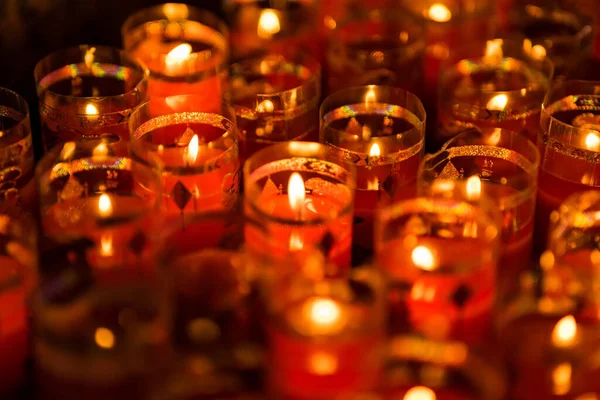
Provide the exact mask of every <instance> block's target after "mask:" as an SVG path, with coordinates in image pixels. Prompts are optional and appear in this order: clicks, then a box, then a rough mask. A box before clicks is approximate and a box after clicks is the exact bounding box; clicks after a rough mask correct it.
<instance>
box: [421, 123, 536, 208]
mask: <svg viewBox="0 0 600 400" xmlns="http://www.w3.org/2000/svg"><path fill="white" fill-rule="evenodd" d="M475 135H477V137H475ZM469 136H471V137H472V138H473V139H476V140H475V142H476V143H473V144H464V145H457V144H458V143H457V142H460V141H461V140H462V139H465V138H468V137H469ZM506 136H508V137H509V138H510V140H509V142H510V144H511V147H517V146H518V147H522V146H525V147H524V148H525V149H526V150H527V152H528V153H529V154H528V155H527V154H523V151H519V150H516V149H514V148H510V147H509V146H503V145H499V144H486V145H483V146H485V147H486V148H488V149H489V150H492V149H494V148H496V149H504V150H505V151H502V152H501V153H497V152H493V153H494V154H492V155H488V157H491V158H502V159H503V160H506V161H509V162H511V163H512V164H514V165H517V166H519V167H520V168H521V169H522V170H523V171H522V172H521V173H518V174H516V176H518V177H523V176H525V177H531V178H532V179H533V181H532V182H531V183H532V184H531V185H527V190H519V191H517V192H516V193H513V194H511V195H508V196H505V197H501V198H500V199H499V198H496V197H495V198H492V200H493V201H497V202H499V203H500V206H501V209H506V208H510V207H515V206H517V205H519V204H521V203H523V202H525V201H527V200H528V199H530V198H531V196H532V195H534V194H535V192H536V190H537V174H538V171H539V166H540V162H541V155H540V151H539V149H538V147H537V146H536V145H535V144H533V143H532V142H531V141H530V140H529V139H527V138H526V137H525V136H523V135H521V134H520V133H518V132H515V131H511V130H509V129H503V128H472V129H468V130H466V131H463V132H461V133H459V134H458V135H456V136H454V137H453V138H452V139H450V140H448V141H447V142H446V143H444V145H443V146H442V148H441V149H440V150H439V151H437V152H435V153H433V154H426V155H425V157H423V160H422V161H421V163H420V165H419V171H418V173H417V177H418V178H417V180H418V181H419V180H420V181H421V183H423V184H425V182H423V181H422V179H423V176H424V174H425V172H426V171H431V170H432V168H429V167H428V165H427V164H428V163H430V162H432V161H435V160H436V159H439V158H440V157H442V156H443V155H444V153H448V154H447V155H446V156H444V157H443V159H441V160H437V163H436V164H435V166H437V165H439V164H440V163H441V162H443V161H446V160H448V161H450V160H452V158H454V157H461V155H460V154H456V155H454V156H452V157H451V155H452V153H453V152H452V151H451V150H450V149H455V148H459V147H472V146H477V147H483V146H482V145H481V144H477V142H479V141H484V140H486V139H490V140H495V139H497V140H498V142H500V141H501V140H502V138H503V137H506ZM469 141H470V142H471V141H472V140H469ZM515 153H516V154H515ZM470 156H474V155H470ZM435 166H433V167H435ZM482 181H484V182H485V180H483V179H482ZM433 182H435V180H434V181H433ZM433 182H429V184H428V185H431V184H432V183H433ZM419 186H421V185H419Z"/></svg>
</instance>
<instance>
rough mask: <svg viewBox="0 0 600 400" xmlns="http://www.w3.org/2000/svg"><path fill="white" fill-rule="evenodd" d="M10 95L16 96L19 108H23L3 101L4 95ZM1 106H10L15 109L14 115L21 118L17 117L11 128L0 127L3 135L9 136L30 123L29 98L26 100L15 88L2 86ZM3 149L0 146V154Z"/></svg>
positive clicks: (0, 90)
mask: <svg viewBox="0 0 600 400" xmlns="http://www.w3.org/2000/svg"><path fill="white" fill-rule="evenodd" d="M5 95H8V96H13V97H14V98H15V100H16V101H17V103H18V105H19V108H23V110H17V109H15V108H14V107H13V106H9V105H6V104H5V103H6V102H5V101H2V100H1V99H2V97H3V96H5ZM0 108H8V109H10V111H14V116H15V117H16V116H18V117H19V119H18V120H17V119H15V124H14V125H12V126H11V127H9V128H6V129H0V133H2V135H1V136H5V137H6V136H8V135H10V134H11V133H13V132H15V131H17V130H20V129H21V128H22V127H23V125H26V124H28V123H29V124H30V123H31V122H30V110H29V104H27V100H25V98H24V97H23V96H21V95H20V94H19V93H17V92H15V91H14V90H11V89H7V88H5V87H1V86H0ZM11 115H13V113H12V112H11ZM28 136H31V129H29V135H28ZM2 150H4V149H1V148H0V154H1V153H2Z"/></svg>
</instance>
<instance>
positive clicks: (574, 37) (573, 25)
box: [506, 3, 594, 76]
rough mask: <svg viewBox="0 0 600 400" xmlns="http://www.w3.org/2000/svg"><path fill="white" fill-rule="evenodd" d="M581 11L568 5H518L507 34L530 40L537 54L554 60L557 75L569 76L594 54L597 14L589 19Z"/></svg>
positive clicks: (512, 15)
mask: <svg viewBox="0 0 600 400" xmlns="http://www.w3.org/2000/svg"><path fill="white" fill-rule="evenodd" d="M581 11H583V10H581ZM581 11H579V10H577V9H576V7H569V6H567V7H565V5H554V4H553V5H550V4H546V5H544V4H543V3H538V4H535V3H524V4H523V3H521V4H518V3H517V4H516V7H513V8H512V13H511V14H510V16H509V19H508V26H507V27H506V33H507V34H508V35H510V36H516V37H526V38H528V39H530V41H531V44H532V46H533V50H534V51H536V52H540V53H543V54H544V55H547V56H548V57H550V59H551V60H552V62H553V63H554V65H555V74H556V75H557V76H567V75H570V73H572V72H573V71H574V70H575V69H577V67H579V66H580V65H581V64H582V63H585V62H586V61H585V60H586V58H587V57H588V56H590V55H591V53H592V46H593V40H594V34H593V31H594V29H593V28H594V22H593V20H592V18H591V15H593V14H592V13H590V14H587V15H589V16H590V17H588V16H586V15H585V14H583V13H581Z"/></svg>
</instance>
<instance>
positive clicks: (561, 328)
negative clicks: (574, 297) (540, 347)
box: [552, 315, 577, 347]
mask: <svg viewBox="0 0 600 400" xmlns="http://www.w3.org/2000/svg"><path fill="white" fill-rule="evenodd" d="M576 338H577V322H576V321H575V317H573V316H572V315H567V316H566V317H563V318H562V319H561V320H560V321H558V322H557V323H556V325H555V326H554V330H553V331H552V343H553V344H554V345H555V346H556V347H571V346H573V344H574V343H575V340H576Z"/></svg>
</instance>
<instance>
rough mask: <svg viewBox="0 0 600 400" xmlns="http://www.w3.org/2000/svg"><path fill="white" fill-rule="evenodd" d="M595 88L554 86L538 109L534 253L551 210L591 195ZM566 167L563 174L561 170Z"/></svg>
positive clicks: (598, 125)
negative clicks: (579, 195) (570, 199)
mask: <svg viewBox="0 0 600 400" xmlns="http://www.w3.org/2000/svg"><path fill="white" fill-rule="evenodd" d="M597 90H598V83H597V82H585V81H567V82H563V83H558V84H557V85H556V86H555V88H554V89H553V90H552V92H550V94H549V95H548V97H547V98H546V100H545V101H544V105H543V108H542V119H541V135H540V140H539V146H540V152H541V154H542V162H541V166H540V177H539V182H540V183H539V193H538V201H537V209H536V233H535V237H536V250H537V251H538V253H541V251H542V250H543V249H544V248H545V245H546V239H547V237H548V221H549V217H550V214H551V213H552V211H553V210H555V209H557V208H558V206H559V205H560V204H561V203H562V202H563V201H564V200H566V199H567V197H568V196H570V195H571V194H573V193H577V192H582V191H585V190H595V189H596V187H597V186H598V183H597V182H598V177H597V172H596V164H597V162H598V160H599V159H600V158H599V157H598V154H599V152H598V150H599V148H598V142H599V140H597V139H598V138H600V133H599V132H600V122H599V121H598V114H600V97H599V96H598V95H597ZM565 165H568V166H569V167H568V168H564V166H565Z"/></svg>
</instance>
